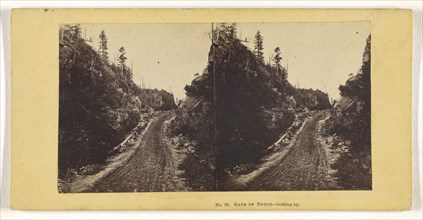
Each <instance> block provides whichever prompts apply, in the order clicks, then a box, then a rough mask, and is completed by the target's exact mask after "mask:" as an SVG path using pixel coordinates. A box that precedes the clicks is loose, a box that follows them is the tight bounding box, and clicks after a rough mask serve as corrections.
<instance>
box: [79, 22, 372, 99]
mask: <svg viewBox="0 0 423 220" xmlns="http://www.w3.org/2000/svg"><path fill="white" fill-rule="evenodd" d="M81 27H82V35H83V36H85V35H86V38H87V39H89V38H90V37H91V38H92V39H93V43H92V46H93V47H94V48H95V49H98V35H99V34H100V32H101V30H104V31H105V32H106V35H107V38H108V46H109V50H108V51H109V57H110V60H113V59H114V58H115V57H116V56H117V55H118V50H119V48H120V47H121V46H123V47H125V49H126V56H127V57H128V60H127V65H128V66H131V64H132V65H133V68H134V78H133V80H134V82H135V83H137V84H141V82H142V79H143V80H144V83H145V85H146V86H147V87H150V88H158V89H164V90H167V91H171V92H173V94H174V95H175V97H177V98H179V99H182V98H184V97H185V91H184V87H185V85H187V84H190V83H191V81H192V79H193V78H194V74H195V73H200V74H201V73H202V72H203V70H204V68H206V66H207V61H208V57H207V56H208V52H209V49H210V44H211V41H210V39H209V32H210V30H211V24H209V23H203V24H201V23H197V24H85V25H81ZM237 27H238V37H240V38H242V39H245V38H247V39H248V40H249V42H248V43H245V45H247V46H248V47H250V48H253V40H254V35H255V33H256V32H257V30H260V32H261V33H262V35H263V37H264V55H265V60H266V61H267V60H268V58H269V56H270V55H271V54H272V53H273V50H274V49H275V47H280V49H281V51H282V58H283V61H282V65H283V66H285V67H286V66H287V65H288V71H289V72H288V81H290V82H291V84H293V85H299V86H300V87H302V88H313V89H319V90H322V91H323V92H326V93H328V94H329V96H330V97H332V98H335V99H337V98H339V90H338V87H339V85H341V84H344V83H345V81H346V80H347V79H348V78H349V77H348V74H350V73H354V74H355V73H356V72H357V71H358V70H359V69H360V66H361V60H362V54H363V51H364V47H365V44H366V38H367V36H368V35H369V34H370V25H369V22H333V23H332V22H328V23H238V24H237Z"/></svg>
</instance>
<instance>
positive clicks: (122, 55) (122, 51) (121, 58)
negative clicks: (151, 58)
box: [119, 47, 128, 68]
mask: <svg viewBox="0 0 423 220" xmlns="http://www.w3.org/2000/svg"><path fill="white" fill-rule="evenodd" d="M119 53H120V55H119V63H120V65H121V66H122V68H124V67H125V61H126V59H128V58H126V56H125V54H126V51H125V48H124V47H121V48H120V49H119Z"/></svg>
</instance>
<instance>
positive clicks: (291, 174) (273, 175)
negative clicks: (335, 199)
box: [247, 113, 334, 190]
mask: <svg viewBox="0 0 423 220" xmlns="http://www.w3.org/2000/svg"><path fill="white" fill-rule="evenodd" d="M323 117H324V114H323V113H318V114H316V115H314V116H312V118H311V119H310V120H308V121H307V122H306V124H305V125H304V128H303V130H302V131H301V132H300V133H299V134H298V137H297V139H296V142H295V143H294V146H293V147H292V149H291V151H290V152H289V154H288V155H286V157H284V158H283V159H282V161H281V162H280V163H278V164H277V165H275V166H274V167H272V168H270V169H269V170H267V171H265V172H263V173H262V174H261V175H259V176H258V177H257V178H255V179H254V180H253V181H252V182H250V183H249V184H248V185H247V190H325V189H334V186H333V185H332V182H331V180H330V176H329V172H328V170H329V163H328V160H327V158H326V154H325V152H324V149H323V148H322V147H321V146H319V145H318V144H317V143H316V135H317V134H316V132H317V129H316V127H317V123H318V121H319V120H321V119H322V118H323Z"/></svg>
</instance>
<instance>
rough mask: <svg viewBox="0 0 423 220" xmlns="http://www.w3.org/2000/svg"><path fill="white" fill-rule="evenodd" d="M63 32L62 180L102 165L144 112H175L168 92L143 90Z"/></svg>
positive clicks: (73, 28) (67, 29)
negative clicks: (72, 174)
mask: <svg viewBox="0 0 423 220" xmlns="http://www.w3.org/2000/svg"><path fill="white" fill-rule="evenodd" d="M78 28H79V26H78V25H66V26H64V27H62V28H61V32H60V42H59V43H60V47H59V68H60V69H59V77H60V79H59V177H60V178H67V177H69V175H70V172H78V168H80V167H82V166H84V165H88V164H96V163H102V162H104V161H105V159H106V158H107V157H108V156H109V155H110V151H111V149H112V148H113V147H114V146H116V145H117V144H118V143H120V142H121V141H122V140H123V139H124V138H125V135H126V134H127V133H128V132H130V131H131V130H132V129H133V128H134V127H135V126H137V125H138V123H139V122H140V120H144V117H141V114H142V113H143V112H151V111H152V110H151V108H152V109H154V110H168V109H173V108H175V107H176V105H175V103H174V101H173V95H172V94H170V93H168V92H166V91H163V90H162V91H159V90H145V89H141V88H139V87H138V86H137V85H136V84H135V83H134V82H133V81H132V70H131V69H130V68H127V67H126V68H125V67H122V66H118V65H111V64H109V63H108V61H107V60H104V59H102V58H101V56H100V55H99V54H98V52H97V51H95V50H94V49H93V48H92V47H91V46H89V45H88V44H87V43H86V42H85V41H84V39H82V38H81V37H80V33H79V32H78Z"/></svg>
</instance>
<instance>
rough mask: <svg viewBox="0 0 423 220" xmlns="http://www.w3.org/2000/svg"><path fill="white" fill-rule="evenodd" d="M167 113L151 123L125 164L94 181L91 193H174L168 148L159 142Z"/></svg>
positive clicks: (174, 176) (175, 189)
mask: <svg viewBox="0 0 423 220" xmlns="http://www.w3.org/2000/svg"><path fill="white" fill-rule="evenodd" d="M169 118H170V115H169V114H165V115H162V116H159V117H157V118H155V119H153V120H154V121H153V122H152V124H151V126H150V128H149V129H148V130H147V132H146V134H145V136H144V137H143V140H142V141H141V142H140V146H137V147H138V149H137V150H136V152H135V153H134V155H133V156H132V158H130V159H129V160H128V162H127V163H125V164H122V165H121V166H120V167H117V168H116V169H115V170H114V171H112V172H111V173H110V174H109V175H107V176H106V177H104V178H103V179H102V180H100V181H99V182H97V183H96V184H95V186H94V187H92V189H93V190H92V191H95V192H163V191H178V190H180V189H177V188H176V186H175V185H176V184H174V182H175V179H176V175H175V167H174V164H173V160H172V158H171V152H170V149H169V148H168V147H167V146H166V144H163V143H162V137H161V135H163V134H162V125H163V122H164V121H165V120H167V119H169Z"/></svg>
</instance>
